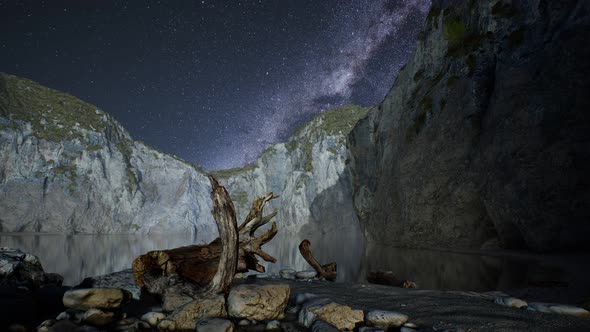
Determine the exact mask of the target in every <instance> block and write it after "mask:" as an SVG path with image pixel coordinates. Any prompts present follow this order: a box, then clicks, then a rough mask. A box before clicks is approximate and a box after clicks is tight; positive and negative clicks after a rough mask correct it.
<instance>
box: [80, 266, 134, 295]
mask: <svg viewBox="0 0 590 332" xmlns="http://www.w3.org/2000/svg"><path fill="white" fill-rule="evenodd" d="M78 287H80V288H121V289H125V290H127V291H129V292H130V293H131V295H132V297H133V299H136V300H139V297H140V294H141V288H140V287H139V286H138V285H136V284H135V281H133V272H132V271H131V269H127V270H123V271H119V272H115V273H109V274H105V275H101V276H98V277H88V278H86V279H84V280H83V281H82V283H80V285H78Z"/></svg>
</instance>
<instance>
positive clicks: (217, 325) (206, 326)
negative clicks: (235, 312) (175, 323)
mask: <svg viewBox="0 0 590 332" xmlns="http://www.w3.org/2000/svg"><path fill="white" fill-rule="evenodd" d="M233 331H234V323H232V322H231V321H229V320H227V319H221V318H205V319H201V320H199V322H198V323H197V332H233Z"/></svg>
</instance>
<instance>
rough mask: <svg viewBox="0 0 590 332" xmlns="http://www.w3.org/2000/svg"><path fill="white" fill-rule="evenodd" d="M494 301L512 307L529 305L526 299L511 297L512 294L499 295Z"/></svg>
mask: <svg viewBox="0 0 590 332" xmlns="http://www.w3.org/2000/svg"><path fill="white" fill-rule="evenodd" d="M494 302H495V303H497V304H500V305H503V306H506V307H512V308H518V309H520V308H525V309H526V307H527V305H528V303H526V301H523V300H521V299H518V298H516V297H510V296H498V297H496V298H495V299H494Z"/></svg>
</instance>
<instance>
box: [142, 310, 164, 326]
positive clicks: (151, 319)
mask: <svg viewBox="0 0 590 332" xmlns="http://www.w3.org/2000/svg"><path fill="white" fill-rule="evenodd" d="M164 318H166V314H164V313H161V312H153V311H152V312H148V313H145V314H143V316H141V320H142V321H144V322H147V323H148V324H150V325H151V326H158V322H160V321H161V320H163V319H164Z"/></svg>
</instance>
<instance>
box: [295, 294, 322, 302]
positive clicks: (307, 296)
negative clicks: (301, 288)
mask: <svg viewBox="0 0 590 332" xmlns="http://www.w3.org/2000/svg"><path fill="white" fill-rule="evenodd" d="M317 297H318V296H317V295H315V294H312V293H301V294H297V296H296V297H295V304H297V305H301V304H303V303H305V302H306V301H307V300H310V299H314V298H317Z"/></svg>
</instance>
